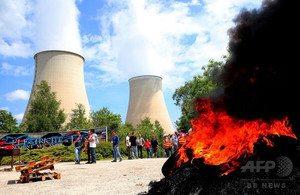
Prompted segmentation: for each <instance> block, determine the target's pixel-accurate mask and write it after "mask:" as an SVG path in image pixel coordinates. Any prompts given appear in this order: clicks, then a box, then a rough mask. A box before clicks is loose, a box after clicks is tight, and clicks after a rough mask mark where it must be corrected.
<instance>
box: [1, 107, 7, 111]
mask: <svg viewBox="0 0 300 195" xmlns="http://www.w3.org/2000/svg"><path fill="white" fill-rule="evenodd" d="M0 110H6V111H8V110H9V108H8V107H2V108H0Z"/></svg>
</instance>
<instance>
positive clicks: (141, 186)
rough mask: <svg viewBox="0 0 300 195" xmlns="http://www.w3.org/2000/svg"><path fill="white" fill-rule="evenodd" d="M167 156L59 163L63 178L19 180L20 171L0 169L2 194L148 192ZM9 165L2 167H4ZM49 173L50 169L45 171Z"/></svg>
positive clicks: (160, 174)
mask: <svg viewBox="0 0 300 195" xmlns="http://www.w3.org/2000/svg"><path fill="white" fill-rule="evenodd" d="M166 160H167V159H166V158H157V159H156V158H152V159H137V160H123V161H122V162H115V163H112V162H111V161H108V160H100V161H97V163H96V164H85V162H82V163H81V164H79V165H78V164H74V163H73V162H72V163H71V162H68V163H56V164H54V168H55V170H54V171H56V172H59V173H61V179H47V180H46V181H30V182H29V183H19V178H20V175H21V173H20V172H16V171H15V170H13V171H11V172H7V171H1V172H0V195H2V194H3V195H10V194H13V195H18V194H22V195H23V194H24V195H28V194H31V195H34V194H37V195H40V194H43V195H47V194H49V195H50V194H51V195H52V194H55V195H59V194H64V195H69V194H70V195H71V194H72V195H75V194H78V195H79V194H85V195H87V194H88V195H93V194H97V195H99V194H105V195H109V194H122V195H123V194H125V195H126V194H138V193H140V192H147V191H148V184H149V182H150V181H154V180H155V181H159V180H160V179H162V178H163V174H162V173H161V167H162V165H163V164H164V162H165V161H166ZM6 167H7V166H2V167H0V169H1V170H3V168H6ZM45 171H46V172H49V171H50V170H45Z"/></svg>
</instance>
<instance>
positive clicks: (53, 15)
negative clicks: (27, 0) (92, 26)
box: [35, 0, 82, 54]
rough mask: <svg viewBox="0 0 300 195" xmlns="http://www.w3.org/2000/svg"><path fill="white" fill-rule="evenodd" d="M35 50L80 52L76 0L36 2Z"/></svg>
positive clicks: (44, 0)
mask: <svg viewBox="0 0 300 195" xmlns="http://www.w3.org/2000/svg"><path fill="white" fill-rule="evenodd" d="M35 10H36V12H35V13H36V14H35V24H36V26H35V29H36V39H35V45H36V52H41V51H45V50H66V51H70V52H75V53H78V54H82V51H81V39H80V34H79V25H78V17H79V14H80V13H79V11H78V9H77V7H76V0H67V1H61V0H43V1H37V2H36V7H35Z"/></svg>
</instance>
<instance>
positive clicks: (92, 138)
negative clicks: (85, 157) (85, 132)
mask: <svg viewBox="0 0 300 195" xmlns="http://www.w3.org/2000/svg"><path fill="white" fill-rule="evenodd" d="M97 139H98V136H97V134H96V133H95V130H94V129H91V130H89V139H88V142H89V146H90V153H91V157H92V163H93V164H95V163H96V146H97Z"/></svg>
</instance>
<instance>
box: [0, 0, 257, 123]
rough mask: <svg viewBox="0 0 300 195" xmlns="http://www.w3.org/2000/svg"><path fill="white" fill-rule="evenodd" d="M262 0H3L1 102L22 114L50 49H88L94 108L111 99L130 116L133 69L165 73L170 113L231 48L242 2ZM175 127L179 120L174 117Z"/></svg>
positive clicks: (249, 6)
mask: <svg viewBox="0 0 300 195" xmlns="http://www.w3.org/2000/svg"><path fill="white" fill-rule="evenodd" d="M260 5H261V0H181V1H179V0H178V1H176V0H166V1H161V0H92V1H91V0H63V1H62V0H13V1H12V0H0V83H1V85H0V109H4V110H7V111H9V112H11V113H12V114H13V116H14V117H15V118H17V120H18V121H19V122H20V121H21V120H22V117H23V115H24V112H25V109H26V106H27V103H28V98H29V96H30V91H31V88H32V84H33V77H34V59H33V56H34V54H35V53H37V52H41V51H44V50H51V49H53V50H67V51H71V52H75V53H79V54H81V55H83V56H84V58H85V64H84V66H85V67H84V76H85V84H86V90H87V95H88V99H89V103H90V106H91V110H92V111H96V110H99V109H101V108H102V107H108V108H109V109H110V110H111V111H112V112H113V113H115V114H120V115H121V117H122V121H123V123H124V122H125V119H126V113H127V107H128V98H129V83H128V79H129V78H131V77H133V76H138V75H144V74H147V75H149V74H153V75H159V76H161V77H163V92H164V98H165V102H166V105H167V108H168V111H169V115H170V118H171V121H172V122H173V124H174V122H175V121H176V120H177V119H178V118H179V117H180V108H179V107H177V106H175V105H174V101H173V99H172V95H173V93H174V91H175V89H176V88H178V87H179V86H181V85H183V84H184V82H186V81H189V80H191V79H192V77H193V76H194V75H197V74H201V67H202V66H204V65H206V64H207V63H208V60H209V59H214V60H220V59H221V56H222V55H224V54H226V51H227V43H228V35H227V30H228V29H229V28H230V27H233V25H234V23H233V19H234V17H235V16H236V14H238V13H239V12H240V10H242V9H254V8H258V7H260ZM174 127H175V125H174Z"/></svg>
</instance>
